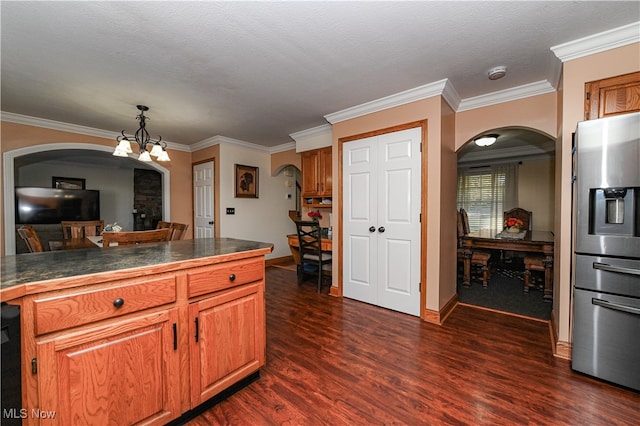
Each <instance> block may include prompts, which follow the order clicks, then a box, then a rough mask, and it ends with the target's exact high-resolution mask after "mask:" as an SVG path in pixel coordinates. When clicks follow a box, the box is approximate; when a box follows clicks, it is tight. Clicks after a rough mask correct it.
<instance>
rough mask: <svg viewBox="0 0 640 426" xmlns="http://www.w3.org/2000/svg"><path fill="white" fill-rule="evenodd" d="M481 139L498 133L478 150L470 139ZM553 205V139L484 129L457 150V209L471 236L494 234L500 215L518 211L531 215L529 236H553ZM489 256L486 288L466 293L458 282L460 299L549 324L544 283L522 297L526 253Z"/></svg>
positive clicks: (533, 133)
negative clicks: (462, 213)
mask: <svg viewBox="0 0 640 426" xmlns="http://www.w3.org/2000/svg"><path fill="white" fill-rule="evenodd" d="M486 134H497V135H498V139H497V141H496V143H495V144H493V145H491V146H487V147H481V146H477V145H476V144H475V143H474V140H475V139H476V138H477V137H479V136H482V135H486ZM554 200H555V140H554V139H553V138H552V137H551V136H549V135H548V134H546V133H543V132H540V131H538V130H536V129H531V128H525V127H505V128H498V129H487V130H486V131H483V132H481V133H478V134H477V135H476V136H474V137H473V138H471V139H470V140H469V141H467V143H465V144H464V145H463V146H462V147H461V148H460V149H459V151H458V185H457V207H458V208H465V210H466V211H467V212H468V215H469V224H470V228H471V231H472V234H473V233H474V232H484V233H485V235H487V234H488V235H490V236H494V235H498V234H499V233H500V232H501V231H502V230H503V212H504V211H507V210H510V209H511V208H514V207H520V208H522V209H525V210H527V211H529V212H532V226H531V228H532V231H536V232H540V233H542V232H544V233H547V235H553V232H554V229H555V224H554V212H555V204H554ZM528 237H530V235H529V236H528ZM551 238H552V239H553V236H551ZM490 253H491V261H490V265H489V267H490V271H491V278H490V279H489V282H488V286H487V288H483V287H482V284H479V283H477V282H473V281H472V282H471V285H470V286H469V287H468V288H467V287H463V286H462V285H461V282H459V283H458V298H459V300H460V301H461V302H462V303H468V304H472V305H477V306H483V307H487V308H491V309H496V310H500V311H504V312H511V313H515V314H520V315H525V316H530V317H534V318H540V319H545V320H548V319H549V318H550V313H551V309H552V304H551V303H549V302H548V301H545V299H544V292H543V289H542V287H543V281H542V280H541V281H540V288H538V285H536V287H535V289H534V290H532V291H529V292H528V293H525V292H524V272H525V269H524V258H525V253H521V252H513V251H507V250H491V251H490ZM459 281H460V280H459ZM537 290H539V291H537Z"/></svg>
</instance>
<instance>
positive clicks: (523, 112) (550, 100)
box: [456, 93, 557, 151]
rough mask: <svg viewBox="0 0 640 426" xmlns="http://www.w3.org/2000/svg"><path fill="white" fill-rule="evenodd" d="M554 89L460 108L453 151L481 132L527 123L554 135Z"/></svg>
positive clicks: (531, 126)
mask: <svg viewBox="0 0 640 426" xmlns="http://www.w3.org/2000/svg"><path fill="white" fill-rule="evenodd" d="M556 106H557V103H556V93H547V94H544V95H539V96H531V97H529V98H525V99H519V100H516V101H511V102H504V103H501V104H497V105H490V106H487V107H483V108H476V109H473V110H470V111H463V112H460V113H458V114H457V116H456V151H457V150H459V149H460V148H461V147H462V146H463V145H464V144H465V143H467V142H469V141H470V140H471V139H473V137H475V136H477V135H478V134H480V133H482V132H486V131H488V130H492V129H499V128H502V127H527V128H531V129H534V130H538V131H540V132H544V133H546V134H547V135H549V136H551V137H552V138H553V139H555V137H556V129H557V123H556V114H555V111H556Z"/></svg>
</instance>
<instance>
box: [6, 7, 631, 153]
mask: <svg viewBox="0 0 640 426" xmlns="http://www.w3.org/2000/svg"><path fill="white" fill-rule="evenodd" d="M0 11H1V14H2V22H1V24H2V26H1V36H2V45H1V48H2V49H1V55H2V57H1V60H2V62H1V71H2V75H1V77H2V92H1V95H2V98H1V109H2V111H3V112H10V113H15V114H21V115H26V116H31V117H37V118H44V119H49V120H54V121H59V122H63V123H70V124H76V125H82V126H87V127H91V128H95V129H101V130H106V131H113V132H115V133H117V132H120V131H121V130H123V129H125V130H127V131H128V132H132V131H135V129H136V128H137V122H136V121H135V116H136V114H137V110H136V108H135V105H136V104H145V105H147V106H149V107H150V111H149V112H148V113H147V116H148V117H149V118H150V120H149V122H148V125H147V127H148V130H149V131H150V132H151V134H152V136H156V135H158V134H159V135H162V137H163V139H164V140H167V141H170V142H174V143H179V144H185V145H190V144H193V143H196V142H199V141H202V140H206V139H208V138H211V137H213V136H217V135H219V136H224V137H227V138H232V139H237V140H241V141H245V142H250V143H253V144H258V145H263V146H267V147H272V146H277V145H281V144H285V143H289V142H292V140H291V138H290V137H289V134H291V133H295V132H299V131H303V130H307V129H310V128H312V127H316V126H319V125H322V124H326V121H325V119H324V118H323V117H324V116H325V115H327V114H331V113H335V112H337V111H341V110H343V109H346V108H350V107H353V106H356V105H360V104H363V103H366V102H369V101H373V100H376V99H380V98H382V97H385V96H389V95H393V94H396V93H399V92H402V91H405V90H409V89H412V88H415V87H419V86H422V85H425V84H428V83H431V82H435V81H439V80H442V79H445V78H447V79H449V81H450V83H451V84H452V85H453V87H454V88H455V90H456V91H457V93H458V94H459V96H460V98H462V99H466V98H470V97H475V96H479V95H483V94H488V93H492V92H495V91H499V90H504V89H509V88H513V87H517V86H521V85H525V84H529V83H533V82H539V81H544V80H547V79H549V78H551V77H552V76H551V75H550V74H551V72H550V70H551V69H553V66H554V61H555V62H557V61H558V59H557V58H556V57H555V56H554V55H553V53H552V52H551V50H550V47H551V46H555V45H558V44H562V43H566V42H570V41H573V40H576V39H579V38H582V37H585V36H588V35H591V34H595V33H599V32H602V31H606V30H609V29H613V28H617V27H620V26H623V25H627V24H630V23H633V22H637V21H639V20H640V3H639V2H635V1H632V2H575V1H571V2H563V1H554V2H425V1H422V2H415V1H414V2H402V1H394V2H212V1H209V2H171V1H162V2H111V1H108V2H107V1H104V2H100V1H90V2H58V1H56V2H53V1H52V2H28V1H23V2H7V1H3V2H2V4H1V8H0ZM496 65H506V66H507V67H508V74H507V76H506V77H505V78H503V79H501V80H496V81H490V80H489V79H488V78H487V71H488V70H489V69H490V68H492V67H494V66H496ZM551 83H552V84H555V83H556V82H551Z"/></svg>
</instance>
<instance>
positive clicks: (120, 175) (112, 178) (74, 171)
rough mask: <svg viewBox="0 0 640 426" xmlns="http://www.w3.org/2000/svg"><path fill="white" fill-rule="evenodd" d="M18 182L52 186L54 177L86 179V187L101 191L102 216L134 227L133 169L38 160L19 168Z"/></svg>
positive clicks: (20, 183)
mask: <svg viewBox="0 0 640 426" xmlns="http://www.w3.org/2000/svg"><path fill="white" fill-rule="evenodd" d="M16 175H17V176H16V180H15V186H40V187H46V188H51V177H52V176H61V177H75V178H82V179H86V189H97V190H99V191H100V217H101V218H102V219H103V220H104V223H105V224H108V223H113V222H118V224H119V225H120V226H122V227H123V228H124V229H125V230H128V231H132V230H133V215H132V210H133V169H128V170H127V169H112V168H109V169H106V168H99V167H96V166H95V165H93V166H91V167H84V166H77V165H73V164H70V163H69V164H61V163H55V162H46V161H44V162H38V163H36V164H30V165H26V166H22V167H20V168H19V169H17V170H16Z"/></svg>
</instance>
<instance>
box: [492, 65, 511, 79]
mask: <svg viewBox="0 0 640 426" xmlns="http://www.w3.org/2000/svg"><path fill="white" fill-rule="evenodd" d="M487 74H488V76H489V80H497V79H499V78H502V77H504V76H505V75H507V67H505V66H499V67H495V68H491V69H490V70H489V72H488V73H487Z"/></svg>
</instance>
